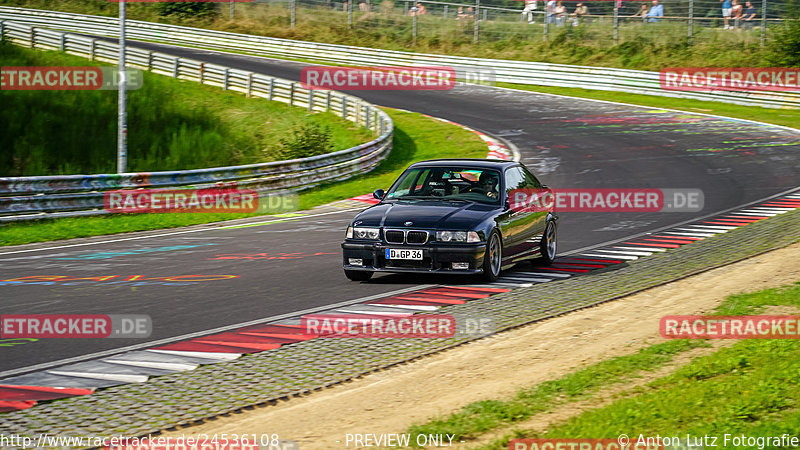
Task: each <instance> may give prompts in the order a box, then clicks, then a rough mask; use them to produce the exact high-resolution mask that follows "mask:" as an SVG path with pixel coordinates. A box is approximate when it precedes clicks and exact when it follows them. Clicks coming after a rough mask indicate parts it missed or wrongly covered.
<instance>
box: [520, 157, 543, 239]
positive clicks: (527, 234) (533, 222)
mask: <svg viewBox="0 0 800 450" xmlns="http://www.w3.org/2000/svg"><path fill="white" fill-rule="evenodd" d="M517 169H518V170H519V171H520V174H521V176H522V177H523V179H524V180H525V183H524V185H525V188H524V192H525V193H526V194H527V201H526V203H527V207H526V210H527V215H526V217H525V223H524V224H521V225H520V226H521V230H520V236H519V239H520V247H521V252H524V253H526V254H530V253H531V252H538V250H539V244H540V242H541V239H542V234H544V230H545V227H546V226H547V214H548V212H549V211H550V207H549V206H548V205H546V202H547V201H548V199H547V198H546V197H544V194H545V192H546V189H545V188H544V187H543V186H542V184H541V183H540V182H539V180H537V179H536V177H535V176H534V175H533V174H532V173H530V171H529V170H528V169H526V168H525V166H520V167H517Z"/></svg>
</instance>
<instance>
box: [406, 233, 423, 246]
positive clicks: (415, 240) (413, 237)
mask: <svg viewBox="0 0 800 450" xmlns="http://www.w3.org/2000/svg"><path fill="white" fill-rule="evenodd" d="M406 242H408V243H409V244H424V243H426V242H428V232H427V231H409V232H408V236H406Z"/></svg>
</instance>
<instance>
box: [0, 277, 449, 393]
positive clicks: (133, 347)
mask: <svg viewBox="0 0 800 450" xmlns="http://www.w3.org/2000/svg"><path fill="white" fill-rule="evenodd" d="M434 286H438V285H435V284H421V285H418V286H412V287H407V288H403V289H397V290H394V291H389V292H385V293H383V294H375V295H370V296H369V297H361V298H357V299H353V300H346V301H343V302H339V303H334V304H332V305H325V306H318V307H316V308H309V309H305V310H302V311H295V312H291V313H286V314H280V315H277V316H271V317H264V318H262V319H255V320H250V321H247V322H241V323H236V324H233V325H226V326H224V327H217V328H212V329H210V330H203V331H197V332H194V333H188V334H182V335H180V336H175V337H170V338H164V339H159V340H157V341H150V342H143V343H141V344H135V345H129V346H127V347H120V348H113V349H110V350H104V351H101V352H95V353H89V354H86V355H81V356H75V357H72V358H66V359H61V360H58V361H51V362H46V363H41V364H34V365H32V366H27V367H19V368H16V369H11V370H6V371H5V372H0V378H6V377H9V376H12V375H18V374H21V373H27V372H34V371H37V370H42V369H49V368H51V367H57V366H62V365H64V364H69V363H74V362H80V361H86V360H90V359H96V358H102V357H104V356H111V355H117V354H120V353H125V352H129V351H131V350H142V349H148V350H150V351H160V352H164V353H172V354H175V355H184V356H199V357H201V358H202V357H203V356H202V355H208V354H211V355H216V354H217V353H203V352H199V353H196V354H195V352H176V351H172V350H154V349H153V347H159V346H161V345H167V344H172V343H175V342H180V341H188V340H189V339H193V338H196V337H201V336H206V335H210V334H217V333H222V332H224V331H230V330H236V329H239V328H244V327H248V326H251V325H268V324H269V322H276V321H278V320H282V319H288V318H291V317H297V316H302V315H303V314H311V313H314V312H319V311H326V310H329V309H335V308H338V307H342V306H351V305H354V304H357V303H364V302H367V301H369V300H375V299H379V298H384V297H391V296H393V295H397V294H404V293H406V292H410V291H416V290H420V289H427V288H430V287H434ZM236 357H237V358H238V357H239V355H237V356H236ZM212 358H216V356H214V357H212Z"/></svg>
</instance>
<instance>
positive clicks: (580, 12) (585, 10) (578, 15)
mask: <svg viewBox="0 0 800 450" xmlns="http://www.w3.org/2000/svg"><path fill="white" fill-rule="evenodd" d="M587 14H589V7H588V6H586V5H584V4H583V3H578V5H577V7H576V8H575V11H574V12H573V13H572V15H573V19H572V26H573V27H577V26H578V23H580V20H581V19H582V18H583V17H585V16H586V15H587Z"/></svg>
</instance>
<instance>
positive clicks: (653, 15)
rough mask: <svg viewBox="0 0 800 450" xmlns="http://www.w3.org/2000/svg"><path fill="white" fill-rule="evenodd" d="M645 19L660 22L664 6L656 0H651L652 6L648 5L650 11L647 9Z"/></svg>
mask: <svg viewBox="0 0 800 450" xmlns="http://www.w3.org/2000/svg"><path fill="white" fill-rule="evenodd" d="M646 17H649V19H647V21H648V22H651V23H653V22H660V21H661V17H664V7H663V6H662V5H659V4H658V0H653V6H651V7H650V11H647V16H646Z"/></svg>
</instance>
